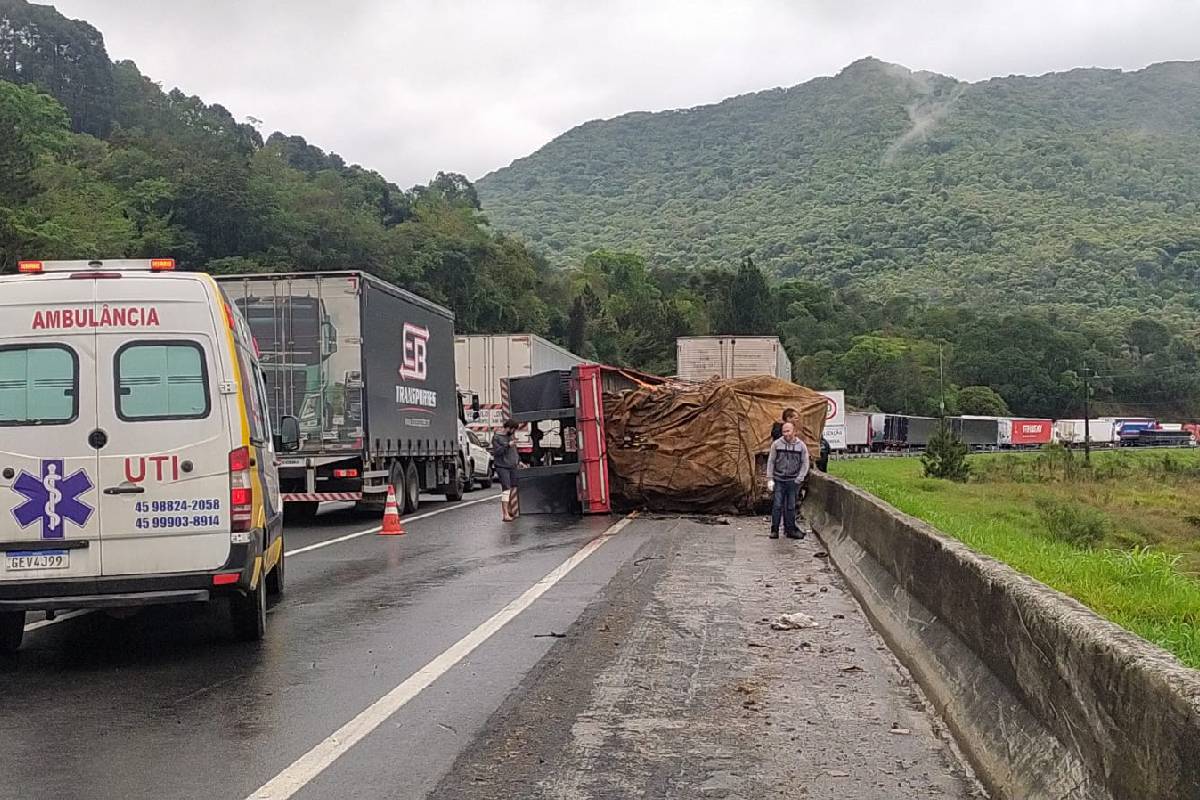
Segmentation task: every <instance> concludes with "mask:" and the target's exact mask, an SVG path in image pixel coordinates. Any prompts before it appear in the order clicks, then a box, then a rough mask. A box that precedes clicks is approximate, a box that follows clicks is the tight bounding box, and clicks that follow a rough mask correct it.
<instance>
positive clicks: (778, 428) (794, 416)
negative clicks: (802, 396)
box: [771, 408, 800, 442]
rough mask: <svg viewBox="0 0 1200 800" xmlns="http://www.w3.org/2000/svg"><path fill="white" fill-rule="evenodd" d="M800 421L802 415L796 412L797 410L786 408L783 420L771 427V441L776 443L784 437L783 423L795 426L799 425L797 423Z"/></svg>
mask: <svg viewBox="0 0 1200 800" xmlns="http://www.w3.org/2000/svg"><path fill="white" fill-rule="evenodd" d="M799 419H800V414H799V413H798V412H797V411H796V409H794V408H785V409H784V410H783V417H782V419H780V421H779V422H776V423H775V424H774V425H772V426H771V441H772V442H774V441H775V440H776V439H778V438H779V437H780V436H783V423H785V422H790V423H792V424H793V425H795V424H797V421H798V420H799Z"/></svg>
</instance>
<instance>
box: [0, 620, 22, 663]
mask: <svg viewBox="0 0 1200 800" xmlns="http://www.w3.org/2000/svg"><path fill="white" fill-rule="evenodd" d="M24 638H25V612H24V611H3V612H0V655H11V654H12V653H15V652H17V650H19V649H20V648H21V640H22V639H24Z"/></svg>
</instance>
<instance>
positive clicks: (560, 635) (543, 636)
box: [533, 631, 567, 639]
mask: <svg viewBox="0 0 1200 800" xmlns="http://www.w3.org/2000/svg"><path fill="white" fill-rule="evenodd" d="M533 638H535V639H565V638H567V635H566V634H565V633H555V632H554V631H550V632H549V633H535V634H534V635H533Z"/></svg>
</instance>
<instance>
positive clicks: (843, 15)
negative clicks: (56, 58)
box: [51, 0, 1200, 186]
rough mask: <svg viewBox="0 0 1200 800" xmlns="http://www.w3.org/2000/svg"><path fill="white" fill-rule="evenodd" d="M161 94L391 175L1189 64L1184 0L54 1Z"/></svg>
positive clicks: (476, 171) (472, 173) (469, 171)
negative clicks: (874, 97) (895, 76)
mask: <svg viewBox="0 0 1200 800" xmlns="http://www.w3.org/2000/svg"><path fill="white" fill-rule="evenodd" d="M51 2H53V5H55V6H56V7H57V8H58V9H59V10H60V11H61V12H62V13H64V14H66V15H67V16H69V17H73V18H81V19H86V20H87V21H89V22H91V23H92V24H93V25H95V26H96V27H97V28H99V29H100V31H101V32H102V33H103V34H104V37H105V40H106V42H107V45H108V52H109V55H110V56H111V57H112V58H113V59H114V60H118V59H127V58H128V59H132V60H134V61H136V62H137V63H138V66H139V67H141V69H142V72H144V73H146V74H147V75H149V76H151V77H152V78H154V79H155V80H156V81H158V82H160V83H161V84H162V85H163V86H164V87H165V88H167V89H170V88H172V87H175V86H178V87H179V88H181V89H182V90H183V91H185V92H187V93H189V94H198V95H200V96H201V97H202V98H204V100H205V101H207V102H210V103H213V102H217V103H221V104H222V105H224V106H225V107H226V108H228V109H229V110H230V111H231V112H232V113H233V114H234V116H236V117H238V118H239V119H243V120H244V119H245V118H246V117H250V116H253V117H256V118H258V119H261V120H262V125H261V128H262V130H263V133H264V135H265V134H268V133H270V132H271V131H274V130H282V131H284V132H286V133H289V134H300V135H302V136H304V137H305V138H307V139H308V140H309V141H310V142H311V143H313V144H316V145H318V146H319V147H322V148H324V149H326V150H333V151H336V152H338V153H340V154H341V155H342V156H343V157H344V158H345V159H346V160H348V161H351V162H357V163H361V164H363V165H365V166H367V167H370V168H373V169H376V170H378V171H380V172H381V173H383V174H384V175H385V176H387V177H388V178H390V179H391V180H394V181H396V182H397V183H399V184H401V185H403V186H409V185H412V184H414V183H419V182H425V181H427V180H428V179H429V178H431V177H432V176H433V175H434V173H436V172H437V171H438V170H445V171H453V172H462V173H465V174H466V175H467V176H469V177H470V178H472V179H476V178H479V177H480V176H482V175H484V174H485V173H487V172H489V171H491V170H493V169H496V168H498V167H502V166H505V165H506V164H508V163H509V162H511V161H512V160H513V159H515V158H520V157H522V156H525V155H528V154H529V153H531V152H533V151H534V150H536V149H537V148H538V147H540V146H541V145H543V144H545V143H546V142H547V141H549V140H550V139H552V138H554V137H555V136H557V135H558V134H560V133H562V132H563V131H566V130H568V129H569V128H571V127H574V126H575V125H578V124H580V123H583V122H586V121H588V120H591V119H597V118H606V117H613V116H616V115H618V114H622V113H624V112H626V111H635V110H661V109H667V108H684V107H689V106H695V105H701V104H705V103H711V102H716V101H719V100H721V99H723V98H725V97H729V96H731V95H735V94H742V93H745V92H751V91H757V90H759V89H769V88H773V87H776V86H792V85H794V84H797V83H802V82H804V81H806V80H808V79H810V78H813V77H816V76H818V75H831V74H834V73H836V72H837V71H838V70H840V69H841V68H842V67H843V66H845V65H846V64H847V63H849V62H851V61H853V60H854V59H856V58H860V57H862V56H866V55H873V56H876V57H878V58H882V59H884V60H885V61H893V62H897V63H901V64H904V65H905V66H908V67H911V68H913V69H928V70H933V71H935V72H941V73H944V74H947V75H953V76H955V77H957V78H960V79H964V80H972V81H974V80H980V79H983V78H988V77H992V76H996V75H1009V74H1014V73H1018V74H1031V75H1036V74H1041V73H1044V72H1050V71H1057V70H1062V69H1070V68H1072V67H1079V66H1102V67H1119V68H1123V69H1138V68H1141V67H1144V66H1146V65H1147V64H1150V63H1153V62H1156V61H1166V60H1175V59H1187V60H1195V59H1200V37H1198V36H1197V33H1200V1H1198V0H1126V1H1125V2H1119V1H1118V0H926V1H925V2H912V1H909V2H906V1H905V0H793V1H792V2H785V0H712V1H710V0H663V1H662V2H655V0H477V1H476V2H466V1H465V0H425V2H408V1H407V0H337V2H334V1H333V0H57V2H54V1H53V0H51Z"/></svg>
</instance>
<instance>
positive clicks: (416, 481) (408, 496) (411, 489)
mask: <svg viewBox="0 0 1200 800" xmlns="http://www.w3.org/2000/svg"><path fill="white" fill-rule="evenodd" d="M420 507H421V479H420V478H419V477H418V476H417V465H416V464H414V463H412V462H411V461H410V462H408V466H407V467H405V468H404V513H405V514H413V513H416V510H417V509H418V508H420Z"/></svg>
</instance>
